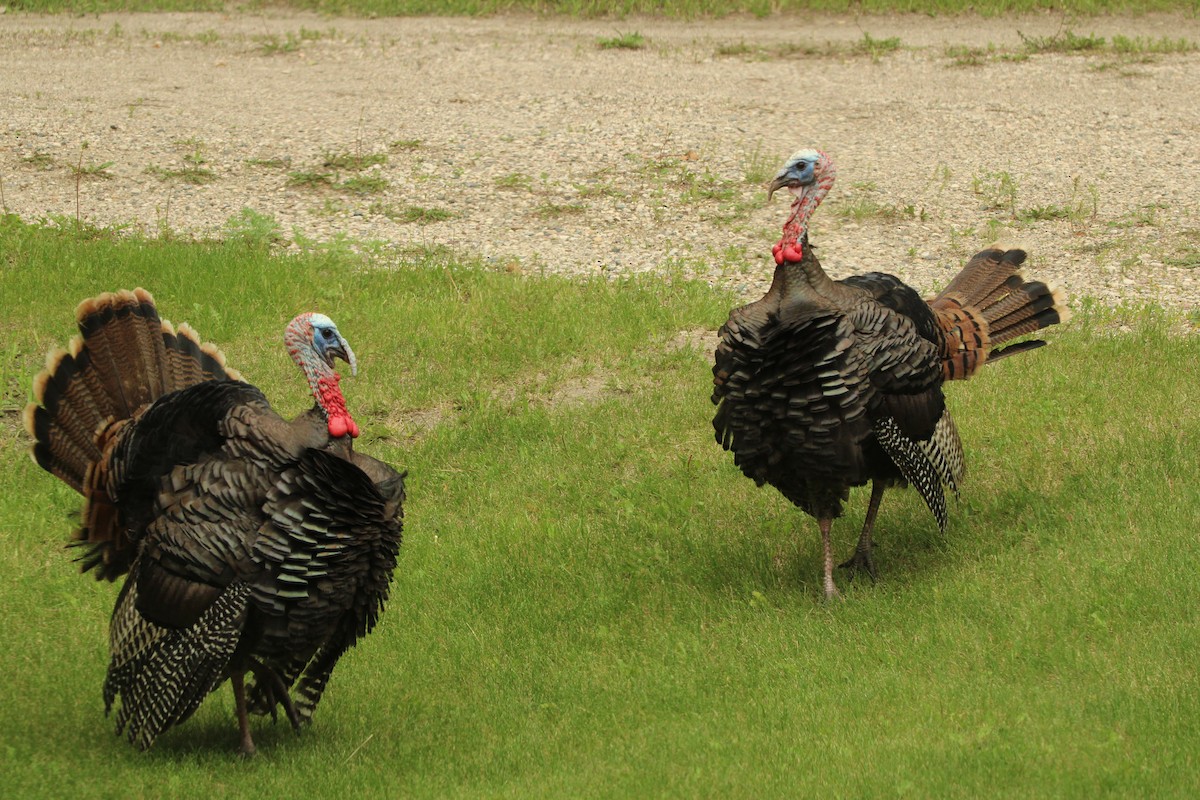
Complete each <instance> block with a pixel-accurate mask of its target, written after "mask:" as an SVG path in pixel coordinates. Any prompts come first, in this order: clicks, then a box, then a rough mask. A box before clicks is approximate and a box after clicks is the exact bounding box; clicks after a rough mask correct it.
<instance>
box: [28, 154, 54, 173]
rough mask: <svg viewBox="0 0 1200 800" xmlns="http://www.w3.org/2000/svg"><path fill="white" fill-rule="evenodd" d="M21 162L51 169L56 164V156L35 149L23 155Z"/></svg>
mask: <svg viewBox="0 0 1200 800" xmlns="http://www.w3.org/2000/svg"><path fill="white" fill-rule="evenodd" d="M21 163H23V164H28V165H29V166H31V167H37V168H38V169H50V168H51V167H53V166H54V156H52V155H50V154H49V153H44V152H42V151H41V150H35V151H34V152H32V153H30V154H29V155H27V156H21Z"/></svg>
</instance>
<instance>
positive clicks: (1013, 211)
mask: <svg viewBox="0 0 1200 800" xmlns="http://www.w3.org/2000/svg"><path fill="white" fill-rule="evenodd" d="M971 190H972V191H973V192H974V193H975V194H976V195H978V196H980V197H982V198H983V199H984V202H985V203H986V204H987V208H988V209H989V210H992V211H999V210H1004V211H1007V212H1008V213H1009V214H1010V215H1012V216H1013V217H1014V218H1015V217H1016V216H1017V179H1016V178H1014V177H1013V176H1012V175H1011V174H1009V173H1008V172H1007V171H1001V172H985V173H983V174H982V175H976V176H975V177H974V178H972V179H971Z"/></svg>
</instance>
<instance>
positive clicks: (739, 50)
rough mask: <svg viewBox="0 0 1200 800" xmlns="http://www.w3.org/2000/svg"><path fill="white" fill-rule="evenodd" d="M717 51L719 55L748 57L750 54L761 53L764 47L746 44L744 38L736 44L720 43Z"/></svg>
mask: <svg viewBox="0 0 1200 800" xmlns="http://www.w3.org/2000/svg"><path fill="white" fill-rule="evenodd" d="M715 52H716V55H718V56H725V57H731V56H736V57H741V58H748V57H750V56H754V55H757V54H759V53H761V52H762V48H761V47H752V46H750V45H748V44H746V42H745V40H742V41H740V42H738V43H736V44H722V45H718V46H717V49H716V51H715Z"/></svg>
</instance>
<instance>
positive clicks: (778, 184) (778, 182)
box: [767, 169, 793, 203]
mask: <svg viewBox="0 0 1200 800" xmlns="http://www.w3.org/2000/svg"><path fill="white" fill-rule="evenodd" d="M792 180H793V178H792V176H791V173H789V172H788V171H787V170H786V169H785V170H784V171H783V172H780V173H779V174H778V175H776V176H775V180H773V181H771V183H770V185H769V186H767V202H768V203H769V202H771V195H773V194H775V192H777V191H779V190H780V189H782V188H783V187H785V186H787V185H788V184H789V183H791V182H792Z"/></svg>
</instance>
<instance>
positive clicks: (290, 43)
mask: <svg viewBox="0 0 1200 800" xmlns="http://www.w3.org/2000/svg"><path fill="white" fill-rule="evenodd" d="M254 41H256V42H258V47H259V51H260V52H261V53H262V54H263V55H264V56H277V55H286V54H288V53H295V52H296V51H297V50H299V49H300V42H301V39H300V37H298V36H296V34H294V33H292V32H290V31H289V32H288V34H287V36H286V37H285V38H284V39H280V38H279V37H278V36H276V35H275V34H273V33H269V34H266V35H264V36H256V37H254Z"/></svg>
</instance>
